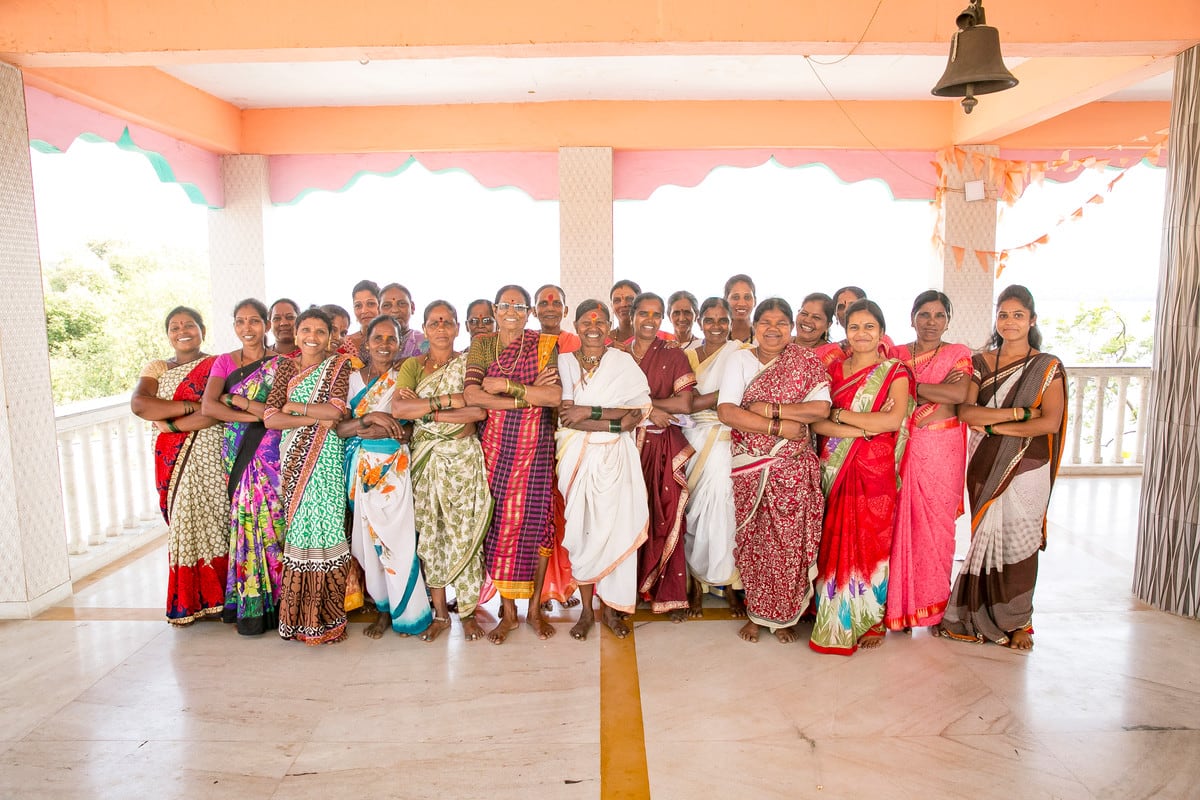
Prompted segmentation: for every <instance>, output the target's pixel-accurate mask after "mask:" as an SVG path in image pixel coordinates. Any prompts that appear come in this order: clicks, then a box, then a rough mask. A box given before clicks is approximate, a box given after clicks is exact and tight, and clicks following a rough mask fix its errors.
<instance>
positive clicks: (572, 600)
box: [562, 595, 579, 608]
mask: <svg viewBox="0 0 1200 800" xmlns="http://www.w3.org/2000/svg"><path fill="white" fill-rule="evenodd" d="M577 605H579V598H578V597H576V596H575V595H571V596H570V597H568V598H567V599H566V600H564V601H563V604H562V607H563V608H574V607H575V606H577Z"/></svg>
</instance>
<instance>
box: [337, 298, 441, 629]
mask: <svg viewBox="0 0 1200 800" xmlns="http://www.w3.org/2000/svg"><path fill="white" fill-rule="evenodd" d="M364 342H365V351H366V355H367V359H368V362H367V365H366V366H364V367H363V368H362V369H361V370H358V371H355V372H354V373H352V374H351V376H350V415H349V416H348V417H347V418H346V419H345V420H343V421H342V422H340V423H338V435H339V436H341V437H343V438H345V439H346V485H347V493H348V495H349V498H350V506H351V512H352V516H353V520H354V523H353V525H354V527H353V530H352V532H351V534H350V552H351V553H352V554H353V556H354V558H355V560H357V561H358V563H359V564H361V565H362V568H363V572H364V573H365V575H366V584H367V591H368V592H370V594H371V597H372V599H374V601H375V607H376V609H377V610H378V611H379V616H378V617H377V618H376V620H375V622H373V623H372V624H371V625H370V626H368V627H367V629H366V630H365V631H364V633H365V634H366V635H367V636H369V637H371V638H372V639H378V638H380V637H381V636H383V632H384V631H385V630H387V629H388V627H389V626H390V627H391V629H392V630H394V631H395V632H396V633H399V634H403V635H412V634H417V633H420V632H421V631H423V630H425V629H426V628H428V627H429V624H430V623H431V622H432V621H433V613H432V612H431V611H430V608H429V597H428V595H427V594H426V592H425V581H424V580H423V579H422V577H421V563H420V561H418V559H417V533H416V526H415V521H414V517H413V496H412V479H411V477H410V475H409V470H408V466H409V452H408V434H407V433H406V432H405V431H404V430H403V428H402V427H401V426H400V425H399V423H397V422H396V420H395V418H393V417H392V412H391V408H392V397H393V396H394V395H395V392H396V370H395V369H393V368H392V363H393V361H394V360H395V356H396V351H397V350H398V349H399V347H400V325H399V323H397V322H396V320H395V319H393V318H392V317H389V316H380V317H376V318H375V319H374V320H372V321H371V323H370V324H369V325H367V328H366V330H365V338H364Z"/></svg>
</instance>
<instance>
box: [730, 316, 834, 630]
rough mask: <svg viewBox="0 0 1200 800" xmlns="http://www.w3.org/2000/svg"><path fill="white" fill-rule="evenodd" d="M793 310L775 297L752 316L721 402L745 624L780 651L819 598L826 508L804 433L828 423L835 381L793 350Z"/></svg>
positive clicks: (805, 351)
mask: <svg viewBox="0 0 1200 800" xmlns="http://www.w3.org/2000/svg"><path fill="white" fill-rule="evenodd" d="M791 332H792V309H791V307H790V306H789V305H788V304H787V303H786V302H785V301H783V300H781V299H779V298H778V297H772V298H770V299H767V300H764V301H763V302H761V303H759V305H758V308H757V310H755V312H754V341H755V343H756V344H755V346H754V347H752V348H743V349H741V350H738V351H737V352H735V353H733V354H732V355H731V356H730V360H729V364H728V366H726V367H725V374H724V377H723V380H722V382H721V391H720V395H719V396H718V398H717V403H718V405H717V414H718V415H719V416H720V418H721V421H722V422H724V423H725V424H726V425H729V426H730V427H731V428H732V429H733V431H732V434H731V451H732V453H733V506H734V515H735V519H736V521H737V534H736V538H735V542H736V546H735V547H734V551H733V554H734V558H735V560H736V563H737V568H738V573H739V574H740V575H741V579H742V584H743V585H744V586H745V587H746V615H747V616H748V617H749V620H748V621H747V622H746V624H745V625H743V626H742V627H741V629H740V630H739V631H738V636H740V637H741V638H742V639H744V640H745V641H747V642H757V641H758V633H759V626H762V627H765V628H767V629H768V630H770V631H771V632H772V633H774V634H775V637H776V638H777V639H778V640H779V641H780V642H784V643H787V642H792V641H795V639H796V632H795V626H796V623H797V622H798V621H799V620H800V616H801V614H803V613H804V611H805V609H806V608H807V607H808V605H809V603H810V602H811V600H812V597H813V578H814V577H815V576H816V561H817V547H818V545H819V543H820V540H821V518H822V513H823V511H824V506H825V498H824V496H823V495H822V494H821V468H820V465H819V464H818V462H817V456H816V454H815V453H813V449H812V445H811V443H810V442H811V438H810V436H809V429H808V426H809V424H810V423H812V422H815V421H817V420H820V419H824V418H825V416H826V415H827V414H828V413H829V374H828V373H827V372H826V371H825V368H824V367H822V366H821V362H820V361H819V360H818V359H817V357H816V356H815V355H813V353H812V350H810V349H809V348H807V347H801V346H799V345H797V344H793V343H792V342H791Z"/></svg>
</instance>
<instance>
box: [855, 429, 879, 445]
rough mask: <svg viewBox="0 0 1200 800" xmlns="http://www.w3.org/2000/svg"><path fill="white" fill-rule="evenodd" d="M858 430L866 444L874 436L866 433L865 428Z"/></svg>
mask: <svg viewBox="0 0 1200 800" xmlns="http://www.w3.org/2000/svg"><path fill="white" fill-rule="evenodd" d="M859 430H860V431H862V435H863V438H864V439H866V440H867V441H868V442H869V441H871V440H872V439H874V438H875V434H873V433H867V429H866V428H859Z"/></svg>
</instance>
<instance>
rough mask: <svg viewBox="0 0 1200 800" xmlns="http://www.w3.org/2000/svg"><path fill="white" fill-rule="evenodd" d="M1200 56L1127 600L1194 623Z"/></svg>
mask: <svg viewBox="0 0 1200 800" xmlns="http://www.w3.org/2000/svg"><path fill="white" fill-rule="evenodd" d="M1197 97H1200V47H1193V48H1192V49H1190V50H1185V51H1184V52H1182V53H1180V54H1179V55H1178V56H1176V57H1175V89H1174V93H1173V96H1172V98H1171V129H1170V131H1171V132H1170V142H1171V150H1170V156H1169V159H1170V161H1169V163H1168V165H1167V202H1166V205H1165V209H1164V211H1163V238H1162V254H1161V259H1162V261H1161V266H1160V269H1159V273H1158V308H1157V310H1156V313H1155V315H1154V366H1153V373H1152V380H1153V385H1154V392H1153V393H1152V394H1151V396H1150V402H1149V403H1148V404H1147V405H1148V407H1147V413H1146V420H1147V421H1148V423H1149V429H1148V432H1147V435H1146V456H1145V459H1146V469H1145V473H1144V474H1143V476H1142V504H1141V509H1140V512H1139V514H1138V539H1137V560H1136V561H1135V562H1134V567H1133V591H1134V594H1136V595H1137V596H1138V597H1140V598H1141V599H1142V600H1145V601H1146V602H1147V603H1150V604H1151V605H1153V606H1155V607H1156V608H1161V609H1162V610H1163V611H1169V612H1171V613H1172V614H1181V615H1183V616H1188V617H1196V618H1200V425H1198V424H1197V420H1200V389H1197V386H1196V374H1197V353H1200V179H1198V175H1197V173H1198V172H1200V107H1198V106H1197Z"/></svg>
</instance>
